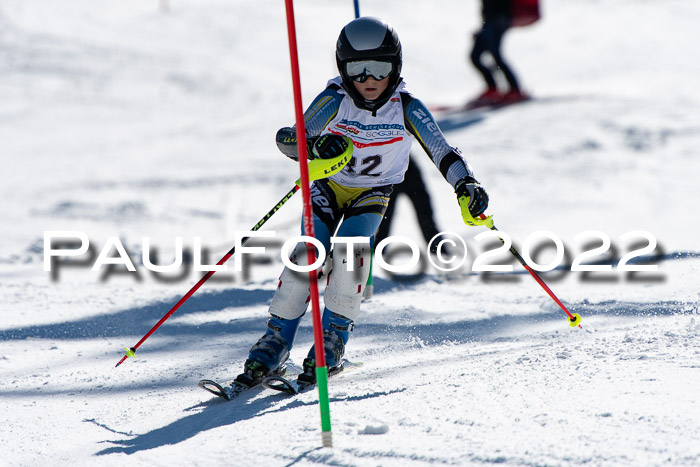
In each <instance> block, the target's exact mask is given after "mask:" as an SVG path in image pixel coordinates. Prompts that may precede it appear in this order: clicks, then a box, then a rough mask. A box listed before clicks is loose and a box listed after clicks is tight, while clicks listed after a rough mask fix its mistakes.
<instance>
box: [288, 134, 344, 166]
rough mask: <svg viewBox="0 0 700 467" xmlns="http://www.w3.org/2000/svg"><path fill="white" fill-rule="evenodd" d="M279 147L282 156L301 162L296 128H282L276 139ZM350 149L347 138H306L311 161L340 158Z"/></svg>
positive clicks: (332, 136) (335, 136)
mask: <svg viewBox="0 0 700 467" xmlns="http://www.w3.org/2000/svg"><path fill="white" fill-rule="evenodd" d="M275 142H276V143H277V147H278V148H279V150H280V151H282V154H284V155H285V156H287V157H289V158H290V159H292V160H293V161H297V162H298V161H299V154H298V151H297V131H296V129H295V128H294V127H284V128H280V129H279V131H278V132H277V136H276V137H275ZM347 148H348V142H347V141H346V139H345V138H343V137H342V136H338V135H333V134H326V135H323V136H309V137H307V138H306V151H307V152H306V153H307V155H308V158H309V160H313V159H331V158H334V157H338V156H340V155H341V154H342V153H344V152H345V150H346V149H347Z"/></svg>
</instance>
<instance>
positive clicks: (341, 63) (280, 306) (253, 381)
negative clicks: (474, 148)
mask: <svg viewBox="0 0 700 467" xmlns="http://www.w3.org/2000/svg"><path fill="white" fill-rule="evenodd" d="M336 61H337V65H338V70H339V72H340V76H338V77H336V78H334V79H331V80H330V81H329V82H328V84H327V87H326V89H325V90H324V91H323V92H321V93H320V94H319V95H318V96H317V97H316V98H315V99H314V101H313V102H312V103H311V105H310V106H309V108H308V109H307V110H306V113H305V116H304V117H305V122H306V123H305V126H306V132H307V135H306V136H307V138H308V141H309V145H308V146H309V151H308V154H309V157H310V158H312V159H313V158H333V157H336V156H339V155H341V154H342V153H343V152H345V150H346V149H347V148H348V145H349V143H348V138H346V137H349V139H350V140H351V141H352V144H353V146H354V152H353V157H352V160H351V161H350V162H349V163H348V165H346V166H345V167H344V168H343V170H342V171H341V172H339V173H337V174H336V175H333V176H331V177H330V178H328V179H322V180H316V181H315V182H313V184H312V186H311V196H312V205H313V218H314V229H315V237H316V239H318V240H319V241H320V242H321V243H322V244H323V245H324V247H325V249H326V251H327V252H328V251H330V246H331V241H330V239H331V236H332V235H334V234H335V236H337V237H372V236H373V235H374V234H375V232H376V230H377V228H378V227H379V224H380V222H381V220H382V216H383V215H384V212H385V210H386V208H387V205H388V203H389V198H390V196H391V192H392V186H393V185H395V184H397V183H400V182H401V181H402V180H403V178H404V173H405V172H406V169H407V167H408V162H409V151H410V148H411V144H412V140H413V138H412V136H413V137H416V138H418V140H419V141H420V142H421V144H422V146H423V148H424V149H425V151H426V153H427V154H428V156H429V157H430V158H431V160H432V162H433V163H434V164H435V165H436V166H437V167H438V168H439V170H440V171H441V173H442V175H443V176H444V177H445V179H446V180H447V182H448V183H450V184H451V185H452V186H453V188H454V190H455V193H456V194H457V199H458V202H459V205H460V209H461V212H462V217H463V219H464V221H465V222H466V223H467V224H469V225H480V224H481V223H483V221H482V220H481V219H479V220H477V219H475V217H478V216H479V215H480V214H481V213H483V212H484V210H485V209H486V207H487V206H488V195H487V193H486V190H484V188H483V187H482V186H481V185H480V184H479V182H478V181H477V180H476V179H475V178H474V174H473V173H472V171H471V168H470V167H469V165H468V164H467V163H466V162H465V160H464V159H463V157H462V155H461V154H460V152H459V151H458V150H457V149H456V148H454V147H452V146H450V145H449V144H448V143H447V141H445V138H444V136H443V134H442V132H441V131H440V130H439V128H438V126H437V124H436V123H435V120H434V118H433V117H432V115H431V114H430V112H429V111H428V109H427V108H426V107H425V105H424V104H423V103H422V102H421V101H420V100H418V99H416V98H414V97H413V96H412V95H411V94H409V93H408V92H407V91H406V90H405V84H404V83H403V79H402V78H401V65H402V59H401V43H400V42H399V38H398V35H397V34H396V32H395V31H394V30H393V28H392V27H391V26H390V25H388V24H387V23H385V22H383V21H381V20H379V19H376V18H370V17H363V18H358V19H356V20H354V21H352V22H350V23H349V24H347V25H346V26H345V27H344V28H343V30H342V31H341V33H340V37H339V38H338V42H337V46H336ZM276 141H277V146H278V147H279V149H280V150H281V152H282V153H283V154H285V155H286V156H287V157H289V158H291V159H293V160H295V161H296V160H298V154H297V140H296V129H295V128H293V127H285V128H282V129H280V130H279V131H278V132H277V136H276ZM344 250H345V248H340V249H339V250H336V251H334V253H333V254H332V255H331V259H330V260H329V261H331V262H332V270H331V272H330V274H329V277H328V284H327V286H326V289H325V294H324V305H325V309H324V311H323V316H322V323H323V345H324V352H325V358H326V363H327V367H328V371H329V373H332V372H333V371H334V369H335V370H339V369H342V357H343V355H344V352H345V346H346V344H347V342H348V339H349V337H350V332H351V331H352V329H353V325H354V321H355V320H356V319H357V317H358V315H359V312H360V302H361V300H362V292H363V289H364V287H365V283H366V281H367V277H368V272H369V265H370V245H369V244H368V243H367V244H360V245H356V246H355V248H354V249H349V250H350V251H348V252H347V253H346V252H345V251H344ZM290 260H291V261H292V263H294V264H297V265H307V255H306V245H305V244H304V243H299V244H298V245H297V246H296V249H295V250H294V252H293V253H292V255H291V256H290ZM350 262H352V264H353V268H352V269H353V270H352V271H351V270H350V268H349V266H348V263H350ZM309 298H310V297H309V280H308V275H307V274H305V273H298V272H295V271H293V270H292V269H291V268H285V269H284V270H283V271H282V274H281V276H280V281H279V285H278V288H277V290H276V291H275V294H274V296H273V298H272V302H271V304H270V308H269V313H270V318H269V320H268V321H267V329H266V331H265V334H264V335H263V336H262V337H261V338H260V339H259V340H258V342H257V343H256V344H255V345H253V347H252V348H251V349H250V353H249V355H248V359H247V360H246V361H245V363H244V369H243V370H244V371H243V373H241V374H240V375H238V377H237V378H236V380H235V382H234V383H233V390H234V392H235V391H238V390H242V389H244V388H247V387H252V386H255V385H257V384H259V383H260V382H261V381H262V379H263V378H264V377H265V376H267V375H268V374H275V373H276V372H277V370H278V369H281V368H282V367H283V364H284V362H285V361H286V360H287V358H288V357H289V352H290V350H291V349H292V345H293V343H294V338H295V336H296V333H297V329H298V327H299V322H300V320H301V318H302V316H303V315H304V313H305V312H306V309H307V305H308V302H309ZM314 355H315V352H314V348H313V347H312V348H311V350H310V351H309V353H308V356H307V358H306V359H305V360H304V363H303V373H302V374H301V375H300V376H299V377H298V381H299V382H302V383H315V381H316V374H315V364H316V362H315V358H314Z"/></svg>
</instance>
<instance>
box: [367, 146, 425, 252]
mask: <svg viewBox="0 0 700 467" xmlns="http://www.w3.org/2000/svg"><path fill="white" fill-rule="evenodd" d="M399 193H404V194H406V195H407V196H408V198H409V199H410V200H411V202H412V203H413V207H414V209H415V210H416V216H418V224H419V225H420V229H421V231H422V232H423V237H424V238H425V241H426V243H427V242H429V241H430V239H431V238H433V237H434V236H435V235H437V234H438V230H437V227H435V221H434V219H433V207H432V206H431V205H430V195H428V192H427V191H426V190H425V184H424V183H423V178H422V177H421V173H420V170H419V169H418V166H417V165H416V163H415V162H413V160H412V159H409V162H408V169H407V170H406V175H405V176H404V180H403V182H401V183H399V184H398V185H394V192H393V193H392V194H391V201H389V207H387V210H386V212H385V213H384V220H383V221H382V223H381V224H380V225H379V229H378V230H377V233H376V235H375V237H374V244H375V245H377V244H378V243H379V242H381V241H382V240H384V239H385V238H386V237H388V236H389V229H390V227H391V219H392V217H393V215H394V206H395V204H394V202H395V200H396V197H397V196H398V195H399Z"/></svg>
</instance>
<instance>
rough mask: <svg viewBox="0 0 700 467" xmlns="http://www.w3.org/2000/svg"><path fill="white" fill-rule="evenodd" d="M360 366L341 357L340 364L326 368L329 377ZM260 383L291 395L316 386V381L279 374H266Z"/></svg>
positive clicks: (360, 364) (267, 387)
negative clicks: (293, 378)
mask: <svg viewBox="0 0 700 467" xmlns="http://www.w3.org/2000/svg"><path fill="white" fill-rule="evenodd" d="M361 366H362V363H356V362H350V361H348V360H345V359H343V361H342V362H341V364H340V365H338V366H335V367H333V368H329V369H328V377H329V378H330V377H331V376H334V375H337V374H338V373H341V372H343V371H351V370H354V369H356V368H359V367H361ZM262 385H263V387H265V388H266V389H272V390H273V391H278V392H282V393H285V394H289V395H291V396H294V395H296V394H300V393H302V392H306V391H308V390H310V389H313V388H314V387H316V383H309V382H306V381H300V380H299V378H298V377H297V379H296V380H291V379H289V378H285V377H284V376H281V375H270V376H267V377H266V378H264V379H263V380H262Z"/></svg>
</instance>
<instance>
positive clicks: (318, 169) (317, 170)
mask: <svg viewBox="0 0 700 467" xmlns="http://www.w3.org/2000/svg"><path fill="white" fill-rule="evenodd" d="M351 157H352V145H350V147H349V148H348V150H347V151H345V153H343V154H341V155H340V156H338V157H336V158H333V159H314V160H312V161H311V162H309V169H308V170H309V179H310V180H318V179H320V178H326V177H329V176H331V175H333V174H334V173H337V172H339V171H340V170H341V169H342V168H343V167H345V164H347V163H348V161H349V160H350V158H351ZM300 186H301V180H297V181H296V183H295V184H294V187H293V188H292V189H291V190H289V191H288V192H287V194H286V195H284V197H283V198H282V199H281V200H280V201H279V202H278V203H277V204H276V205H275V207H273V208H272V209H270V211H268V213H267V214H265V216H263V217H262V219H260V220H259V221H258V223H257V224H255V226H254V227H253V228H252V229H250V231H251V232H255V231H257V230H258V229H260V227H262V226H263V224H265V222H267V221H268V219H270V217H272V216H273V215H274V214H275V213H276V212H277V211H279V210H280V208H281V207H282V206H284V204H285V203H286V202H287V201H289V200H290V199H291V198H292V196H294V194H295V193H296V192H297V191H299V188H300ZM249 239H250V237H244V238H242V239H241V246H243V245H244V244H245V243H246V242H247V241H248V240H249ZM235 252H236V247H235V246H234V247H233V248H231V249H230V250H229V251H228V253H226V254H225V255H224V256H223V258H221V259H220V260H219V262H218V263H216V265H217V266H221V265H222V264H224V263H225V262H226V261H228V260H229V259H230V258H231V256H233V254H234V253H235ZM215 272H216V271H207V273H206V274H205V275H204V276H202V278H201V279H199V281H198V282H197V283H196V284H195V285H194V286H193V287H192V288H191V289H190V290H189V291H188V292H187V293H186V294H185V295H183V296H182V298H181V299H180V300H178V302H177V303H176V304H175V305H173V307H172V308H171V309H170V310H169V311H168V312H167V313H166V314H165V315H163V317H162V318H161V319H160V320H159V321H158V322H157V323H156V324H155V326H153V327H152V328H151V330H150V331H148V332H147V333H146V335H145V336H143V337H142V338H141V340H140V341H138V342H137V343H136V345H134V346H133V347H125V349H126V355H124V356H123V357H122V359H121V360H119V363H117V364H116V365H115V367H118V366H119V365H121V364H122V363H123V362H124V360H126V359H127V358H129V357H135V355H134V354H135V352H136V349H138V348H139V347H140V346H141V344H143V343H144V342H145V341H146V339H148V338H149V337H151V334H153V333H154V332H155V331H156V329H158V328H159V327H160V326H161V324H163V323H164V322H165V321H166V320H167V319H168V318H170V316H171V315H172V314H173V313H175V312H176V311H177V309H178V308H180V307H181V306H182V304H183V303H185V302H186V301H187V300H189V299H190V297H191V296H192V295H194V293H195V292H196V291H197V290H199V288H200V287H201V286H202V285H203V284H204V283H205V282H206V281H207V280H209V278H210V277H211V276H213V275H214V273H215Z"/></svg>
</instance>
